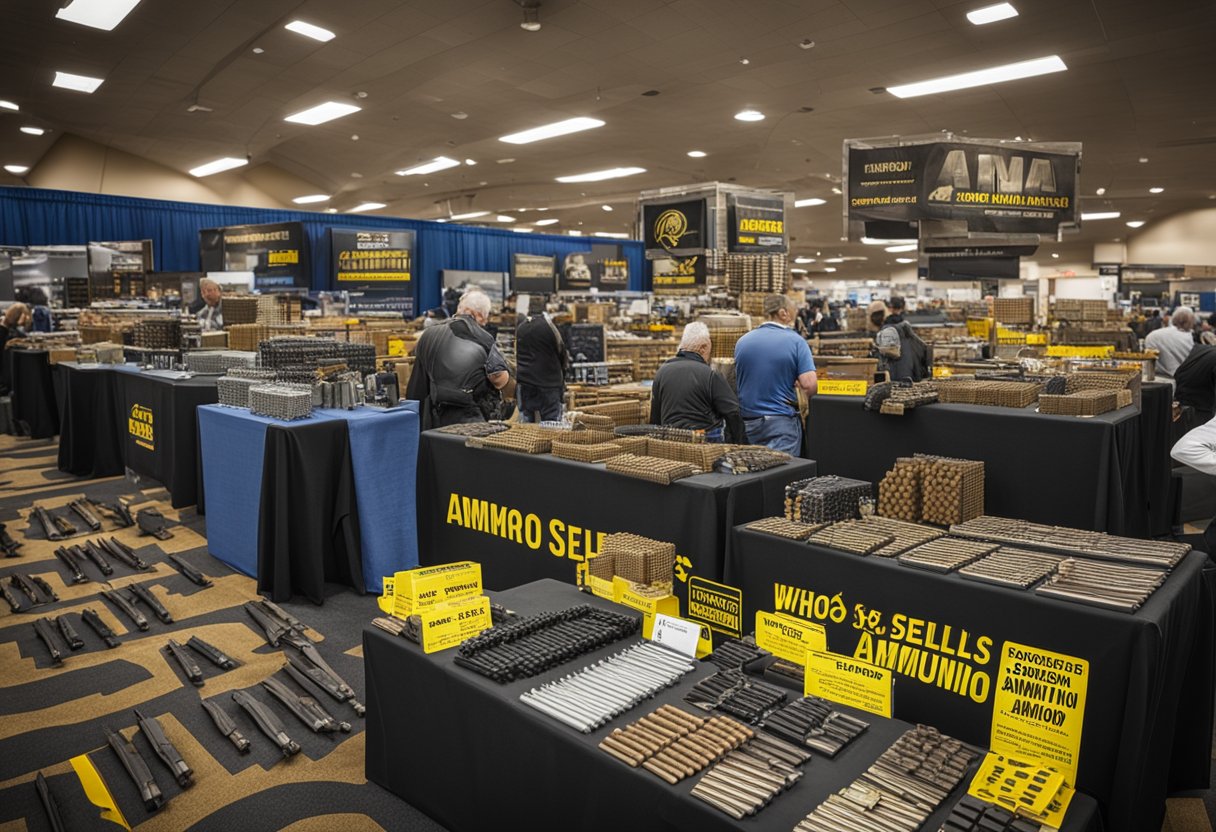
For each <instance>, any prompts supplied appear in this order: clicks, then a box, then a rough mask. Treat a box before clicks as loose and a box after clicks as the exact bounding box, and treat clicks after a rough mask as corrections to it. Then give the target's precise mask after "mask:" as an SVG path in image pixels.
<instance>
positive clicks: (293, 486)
mask: <svg viewBox="0 0 1216 832" xmlns="http://www.w3.org/2000/svg"><path fill="white" fill-rule="evenodd" d="M198 423H199V443H200V451H201V456H202V465H203V482H204V488H205V491H206V494H207V545H208V548H209V550H210V552H211V554H212V555H214V556H215V557H217V558H219V559H220V560H222V561H224V562H225V563H227V564H228V565H230V566H232V567H233V568H234V569H236V570H238V571H240V572H242V573H244V574H246V575H249V576H251V577H256V578H257V579H258V587H259V589H262V590H265V591H267V592H270V593H271V594H272V597H273V598H274V600H276V601H278V600H287V599H288V598H290V597H291V595H292V591H293V589H294V590H296V591H299V592H300V593H301V594H304V595H306V596H307V597H309V598H310V599H312V600H313V601H314V602H316V603H320V602H321V601H322V599H323V598H324V582H325V580H326V579H327V578H328V579H329V580H337V581H340V582H342V583H346V584H348V585H351V586H354V587H355V588H356V589H357V590H359V591H360V592H362V591H364V590H367V591H374V592H379V591H380V590H381V578H382V577H383V576H385V575H392V574H393V573H394V572H398V571H401V570H405V569H412V568H413V567H415V566H417V565H418V541H417V520H416V516H415V499H414V494H413V488H414V479H415V466H416V460H417V455H418V427H419V421H418V412H417V404H416V403H413V402H407V403H405V404H404V405H402V406H400V407H396V408H393V409H391V410H383V409H381V408H375V407H359V408H355V409H354V410H316V411H313V415H312V416H310V417H309V418H307V419H302V420H298V421H294V422H283V421H279V420H276V419H270V418H267V417H265V416H257V415H254V414H253V413H250V412H249V411H248V410H245V409H243V408H231V407H221V406H219V405H206V406H204V407H200V408H199V409H198ZM266 472H270V475H269V476H267V475H266Z"/></svg>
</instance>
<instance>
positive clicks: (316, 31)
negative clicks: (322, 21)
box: [283, 20, 337, 43]
mask: <svg viewBox="0 0 1216 832" xmlns="http://www.w3.org/2000/svg"><path fill="white" fill-rule="evenodd" d="M283 28H284V29H286V30H287V31H289V32H295V33H296V34H297V35H303V36H304V37H306V38H312V39H313V40H319V41H321V42H322V43H325V42H326V41H330V40H333V39H334V38H335V37H337V36H336V35H335V34H334V33H333V32H331V31H329V30H328V29H322V28H321V27H320V26H314V25H313V24H311V23H305V22H304V21H303V20H293V21H291V22H290V23H288V24H287V25H286V26H284V27H283Z"/></svg>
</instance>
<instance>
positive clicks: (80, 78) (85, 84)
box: [51, 72, 105, 92]
mask: <svg viewBox="0 0 1216 832" xmlns="http://www.w3.org/2000/svg"><path fill="white" fill-rule="evenodd" d="M104 80H105V79H104V78H91V77H89V76H88V75H73V74H72V73H70V72H56V73H55V80H54V81H52V82H51V85H52V86H56V87H62V88H63V89H65V90H75V91H76V92H93V91H94V90H96V89H97V88H98V87H100V86H101V83H102V81H104Z"/></svg>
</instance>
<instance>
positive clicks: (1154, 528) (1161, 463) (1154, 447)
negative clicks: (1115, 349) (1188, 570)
mask: <svg viewBox="0 0 1216 832" xmlns="http://www.w3.org/2000/svg"><path fill="white" fill-rule="evenodd" d="M1173 400H1174V388H1173V387H1171V386H1170V385H1168V384H1164V383H1160V382H1157V383H1149V384H1144V385H1142V386H1141V390H1140V448H1141V451H1142V462H1141V471H1142V472H1143V477H1144V479H1143V483H1144V492H1143V493H1144V498H1145V500H1146V501H1147V502H1148V536H1149V537H1164V536H1166V535H1168V534H1169V533H1170V530H1171V529H1172V527H1173V525H1174V517H1175V515H1176V513H1177V506H1176V502H1177V500H1178V497H1179V495H1178V493H1177V492H1175V490H1174V488H1173V484H1172V482H1171V473H1170V472H1171V469H1172V468H1173V460H1171V459H1170V448H1171V447H1172V446H1173V442H1172V441H1171V439H1172V435H1171V433H1170V425H1171V423H1172V421H1173V416H1172V415H1171V411H1172V407H1171V405H1172V402H1173Z"/></svg>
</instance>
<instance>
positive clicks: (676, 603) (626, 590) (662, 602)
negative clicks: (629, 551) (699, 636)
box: [612, 577, 680, 635]
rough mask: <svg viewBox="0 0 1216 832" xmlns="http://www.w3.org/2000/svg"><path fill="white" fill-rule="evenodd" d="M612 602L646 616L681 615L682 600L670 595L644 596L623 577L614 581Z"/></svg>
mask: <svg viewBox="0 0 1216 832" xmlns="http://www.w3.org/2000/svg"><path fill="white" fill-rule="evenodd" d="M612 600H613V601H615V602H616V603H618V604H621V605H622V606H626V607H629V608H630V609H633V610H637V611H638V612H641V613H644V614H646V615H654V614H655V613H660V612H661V613H663V615H670V616H675V617H679V615H680V599H679V598H677V597H676V596H674V595H670V594H669V595H663V596H660V597H657V598H656V597H653V596H650V595H643V594H641V593H640V592H637V591H636V590H635V589H634V587H633V584H631V583H630V582H629V581H627V580H625V579H624V578H621V577H616V578H613V579H612ZM643 635H644V634H643Z"/></svg>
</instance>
